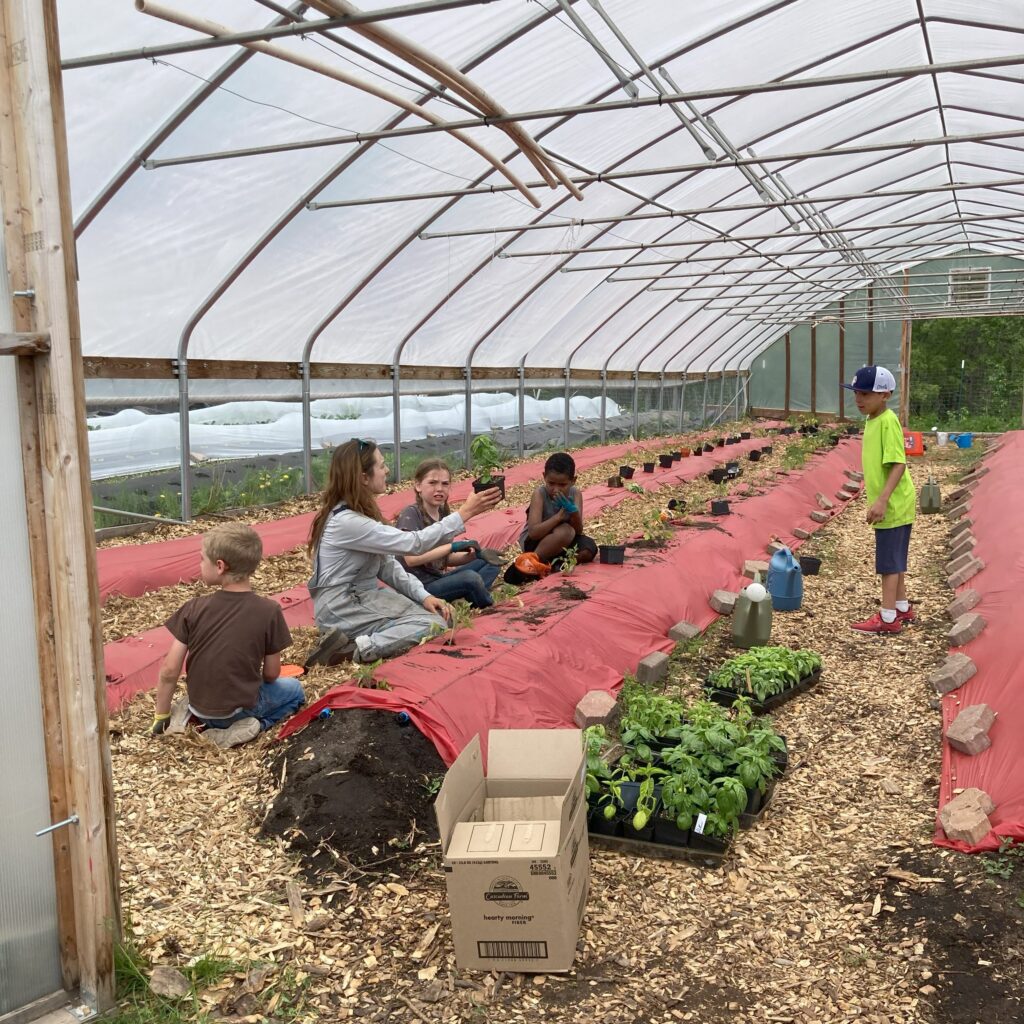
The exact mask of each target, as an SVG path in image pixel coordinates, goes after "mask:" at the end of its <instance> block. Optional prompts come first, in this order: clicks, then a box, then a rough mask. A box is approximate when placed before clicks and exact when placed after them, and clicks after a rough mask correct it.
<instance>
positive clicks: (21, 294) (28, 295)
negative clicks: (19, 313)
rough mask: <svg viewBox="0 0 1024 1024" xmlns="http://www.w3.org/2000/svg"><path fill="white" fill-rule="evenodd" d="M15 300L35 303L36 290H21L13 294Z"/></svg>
mask: <svg viewBox="0 0 1024 1024" xmlns="http://www.w3.org/2000/svg"><path fill="white" fill-rule="evenodd" d="M14 297H15V298H16V299H28V300H29V301H30V302H34V301H35V297H36V290H35V288H23V289H22V290H21V291H16V292H15V293H14Z"/></svg>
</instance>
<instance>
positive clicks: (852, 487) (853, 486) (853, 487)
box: [839, 480, 860, 494]
mask: <svg viewBox="0 0 1024 1024" xmlns="http://www.w3.org/2000/svg"><path fill="white" fill-rule="evenodd" d="M839 489H840V490H842V491H852V492H853V493H854V494H860V484H857V483H854V482H853V481H852V480H847V481H846V483H844V484H840V485H839Z"/></svg>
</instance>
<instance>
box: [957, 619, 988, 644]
mask: <svg viewBox="0 0 1024 1024" xmlns="http://www.w3.org/2000/svg"><path fill="white" fill-rule="evenodd" d="M987 625H988V619H986V618H985V616H984V615H982V614H980V613H979V612H965V613H964V614H963V615H961V616H960V618H958V619H957V620H956V621H955V622H954V623H953V625H952V626H950V628H949V633H948V634H947V637H948V639H949V645H950V647H963V645H964V644H969V643H970V642H971V641H972V640H973V639H974V638H975V637H976V636H978V635H979V634H980V633H981V631H982V630H983V629H984V628H985V627H986V626H987Z"/></svg>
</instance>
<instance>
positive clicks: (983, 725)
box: [946, 704, 996, 757]
mask: <svg viewBox="0 0 1024 1024" xmlns="http://www.w3.org/2000/svg"><path fill="white" fill-rule="evenodd" d="M995 720H996V715H995V712H994V711H993V710H992V709H991V708H990V707H989V706H988V705H987V704H972V705H971V706H970V707H969V708H964V709H963V711H961V712H960V714H959V715H957V716H956V718H954V719H953V722H952V724H951V725H950V727H949V728H948V729H947V730H946V739H947V740H948V741H949V745H950V746H951V747H953V748H954V749H956V750H959V751H960V753H961V754H969V755H971V756H972V757H973V756H974V755H975V754H980V753H981V752H982V751H983V750H988V748H989V747H991V746H992V740H990V739H989V736H988V731H989V729H991V728H992V724H993V723H994V722H995Z"/></svg>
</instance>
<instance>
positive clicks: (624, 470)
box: [619, 466, 633, 480]
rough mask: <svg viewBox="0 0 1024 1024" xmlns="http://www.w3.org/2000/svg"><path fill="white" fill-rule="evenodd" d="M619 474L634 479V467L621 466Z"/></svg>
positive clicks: (623, 477)
mask: <svg viewBox="0 0 1024 1024" xmlns="http://www.w3.org/2000/svg"><path fill="white" fill-rule="evenodd" d="M619 476H621V477H622V479H623V480H632V479H633V467H632V466H619Z"/></svg>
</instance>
